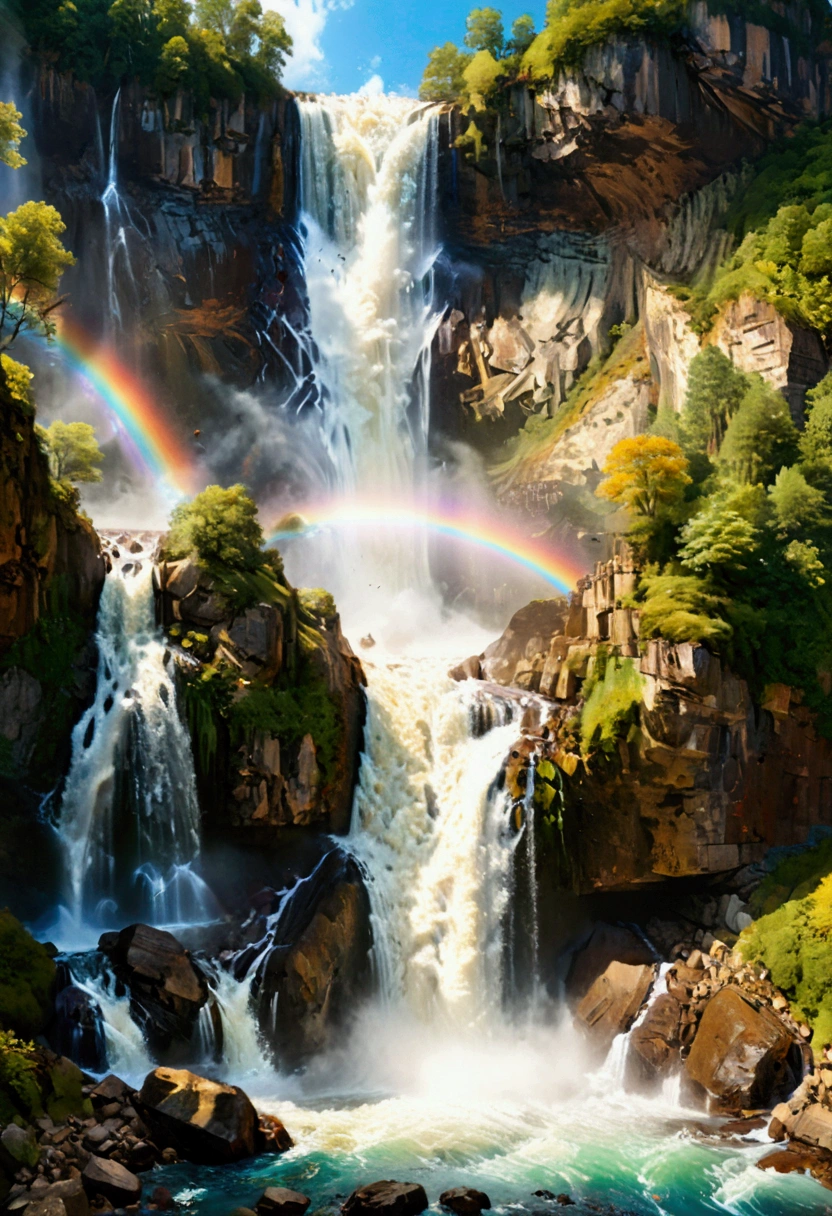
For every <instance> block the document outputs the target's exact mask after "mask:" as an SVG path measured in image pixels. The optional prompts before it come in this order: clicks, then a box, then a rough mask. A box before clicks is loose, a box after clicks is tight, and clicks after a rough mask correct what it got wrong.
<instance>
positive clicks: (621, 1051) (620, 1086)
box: [596, 963, 681, 1106]
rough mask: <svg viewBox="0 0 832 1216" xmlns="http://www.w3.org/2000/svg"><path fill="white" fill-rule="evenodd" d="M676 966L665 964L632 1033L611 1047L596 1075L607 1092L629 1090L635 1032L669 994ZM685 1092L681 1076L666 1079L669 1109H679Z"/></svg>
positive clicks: (620, 1036) (617, 1038)
mask: <svg viewBox="0 0 832 1216" xmlns="http://www.w3.org/2000/svg"><path fill="white" fill-rule="evenodd" d="M672 966H673V964H672V963H662V964H661V966H660V967H659V970H658V974H657V975H656V979H655V981H654V983H653V987H652V989H651V990H650V995H649V996H648V998H647V1000H646V1001H645V1002H644V1004H643V1005H642V1007H641V1010H640V1011H639V1015H638V1017H637V1018H636V1020H635V1021H634V1022H633V1024H632V1026H631V1027H630V1029H629V1030H627V1031H624V1032H623V1033H622V1034H617V1035H616V1036H615V1038H614V1039H613V1041H612V1043H611V1044H610V1049H609V1051H608V1053H607V1058H606V1059H605V1060H604V1063H603V1065H602V1066H601V1068H600V1069H599V1071H598V1073H597V1074H596V1081H597V1082H598V1083H599V1084H601V1085H602V1086H603V1087H604V1088H608V1089H609V1090H612V1091H615V1092H618V1091H622V1090H624V1089H626V1079H627V1058H628V1056H629V1054H630V1042H631V1038H632V1034H633V1031H634V1030H636V1029H637V1028H638V1027H639V1026H641V1024H642V1023H643V1021H644V1019H645V1018H646V1017H647V1014H648V1013H649V1012H650V1010H651V1008H652V1007H653V1005H654V1004H655V1003H656V1001H657V1000H658V999H659V997H660V996H663V995H664V994H665V993H666V992H667V973H668V971H669V970H670V968H671V967H672ZM680 1090H681V1073H679V1074H677V1075H674V1076H671V1077H667V1078H665V1080H664V1082H663V1085H662V1097H663V1099H664V1100H665V1102H666V1103H667V1104H668V1105H671V1106H676V1105H678V1102H679V1095H680Z"/></svg>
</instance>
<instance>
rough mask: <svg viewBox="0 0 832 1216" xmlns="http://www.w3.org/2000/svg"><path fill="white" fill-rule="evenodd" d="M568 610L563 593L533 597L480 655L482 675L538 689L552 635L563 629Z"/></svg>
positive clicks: (504, 682)
mask: <svg viewBox="0 0 832 1216" xmlns="http://www.w3.org/2000/svg"><path fill="white" fill-rule="evenodd" d="M568 614H569V604H568V602H567V600H566V599H565V598H563V597H560V598H558V599H551V600H532V602H531V603H530V604H526V606H525V607H524V608H520V609H519V611H517V612H515V614H514V616H513V617H512V618H511V620H510V621H509V623H508V627H507V628H506V630H505V631H504V633H503V634H502V635H501V636H500V637H499V638H498V639H497V640H496V642H492V643H491V645H490V646H487V647H486V649H485V650H484V651H483V653H482V654H481V655H480V671H481V673H482V678H483V679H484V680H489V681H491V682H492V683H494V684H514V685H518V686H519V687H522V688H529V689H532V690H534V691H537V689H538V688H539V687H540V678H541V676H542V674H543V668H544V666H545V663H546V657H547V655H548V652H549V647H550V642H551V639H552V638H553V637H554V636H555V635H558V634H562V633H563V631H564V628H565V626H566V620H567V617H568Z"/></svg>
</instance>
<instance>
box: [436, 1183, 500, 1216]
mask: <svg viewBox="0 0 832 1216" xmlns="http://www.w3.org/2000/svg"><path fill="white" fill-rule="evenodd" d="M439 1202H440V1203H441V1204H442V1207H443V1208H449V1209H450V1211H452V1212H456V1213H457V1216H478V1214H479V1213H480V1212H483V1211H485V1210H486V1209H487V1208H490V1207H491V1200H490V1199H489V1198H488V1196H487V1195H486V1193H485V1191H475V1190H474V1188H473V1187H470V1186H454V1187H451V1189H450V1190H449V1191H443V1192H442V1194H441V1195H440V1196H439Z"/></svg>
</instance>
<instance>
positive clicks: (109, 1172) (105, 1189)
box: [81, 1157, 142, 1207]
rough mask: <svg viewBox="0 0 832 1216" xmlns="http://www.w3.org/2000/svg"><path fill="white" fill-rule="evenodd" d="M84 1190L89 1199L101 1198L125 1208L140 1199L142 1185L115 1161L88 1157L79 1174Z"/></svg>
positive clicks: (133, 1175)
mask: <svg viewBox="0 0 832 1216" xmlns="http://www.w3.org/2000/svg"><path fill="white" fill-rule="evenodd" d="M81 1177H82V1178H83V1182H84V1189H85V1190H86V1192H87V1195H88V1196H90V1198H93V1197H95V1196H99V1195H100V1196H102V1197H103V1198H104V1199H109V1201H110V1202H111V1203H112V1204H114V1205H115V1206H116V1207H126V1206H127V1205H128V1204H129V1203H137V1202H138V1201H139V1199H140V1198H141V1193H142V1184H141V1182H140V1181H139V1179H138V1178H137V1177H136V1175H135V1174H131V1173H130V1171H129V1170H128V1169H125V1167H124V1166H123V1165H119V1163H118V1162H117V1161H109V1160H107V1158H105V1157H90V1159H89V1161H88V1162H87V1164H86V1165H85V1166H84V1169H83V1172H82V1174H81Z"/></svg>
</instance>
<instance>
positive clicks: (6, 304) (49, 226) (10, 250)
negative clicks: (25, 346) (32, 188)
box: [0, 202, 75, 350]
mask: <svg viewBox="0 0 832 1216" xmlns="http://www.w3.org/2000/svg"><path fill="white" fill-rule="evenodd" d="M65 230H66V224H65V223H64V222H63V220H62V219H61V217H60V215H59V214H58V212H57V211H56V210H55V208H54V207H51V206H49V204H48V203H34V202H28V203H21V205H20V206H19V207H18V208H17V209H16V210H15V211H11V212H9V214H8V215H6V216H0V350H5V349H7V347H8V346H9V345H10V344H11V343H12V342H13V341H14V339H15V338H16V337H17V335H18V334H19V333H20V332H21V330H23V329H35V330H38V331H43V330H44V329H46V330H47V332H49V321H48V318H49V314H50V313H51V311H52V309H53V308H54V307H55V306H56V304H57V303H58V301H56V300H55V298H54V296H55V292H56V291H57V289H58V283H59V282H60V279H61V275H62V274H63V272H64V271H65V270H66V269H67V267H69V266H74V265H75V258H74V257H73V256H72V254H71V253H70V252H69V250H67V249H65V248H64V246H63V244H62V243H61V236H62V234H63V232H64V231H65Z"/></svg>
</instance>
